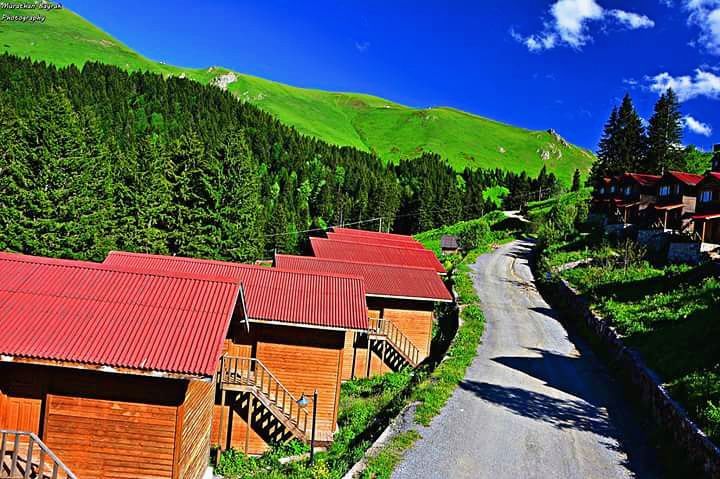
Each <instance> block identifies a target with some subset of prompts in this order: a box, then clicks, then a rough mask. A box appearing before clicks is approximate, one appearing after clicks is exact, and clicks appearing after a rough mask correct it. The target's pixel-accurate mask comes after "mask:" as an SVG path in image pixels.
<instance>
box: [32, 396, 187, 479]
mask: <svg viewBox="0 0 720 479" xmlns="http://www.w3.org/2000/svg"><path fill="white" fill-rule="evenodd" d="M47 402H48V412H47V417H46V424H47V430H46V434H45V439H44V441H45V443H46V444H47V445H48V447H50V449H52V450H53V452H55V454H56V455H57V456H58V457H59V458H61V460H62V461H63V462H65V463H66V464H67V465H68V466H69V467H70V468H71V469H72V470H73V472H74V473H75V474H76V475H77V476H78V477H97V478H128V479H129V478H137V479H152V478H169V479H172V477H173V461H174V452H175V437H176V429H175V427H176V413H177V408H174V407H172V406H150V405H147V404H137V403H129V402H123V401H105V400H99V399H87V398H80V397H67V396H56V395H48V399H47Z"/></svg>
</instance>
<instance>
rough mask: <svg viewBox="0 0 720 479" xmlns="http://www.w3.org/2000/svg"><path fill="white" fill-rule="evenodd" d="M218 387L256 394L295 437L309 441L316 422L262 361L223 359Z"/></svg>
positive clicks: (230, 357)
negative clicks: (312, 421)
mask: <svg viewBox="0 0 720 479" xmlns="http://www.w3.org/2000/svg"><path fill="white" fill-rule="evenodd" d="M217 383H218V385H219V387H220V388H221V389H223V390H225V391H240V392H248V393H250V394H252V395H253V396H254V397H255V398H257V399H258V401H260V403H261V404H262V405H263V406H264V407H265V408H267V409H268V411H270V412H271V413H272V414H273V415H274V416H275V417H276V418H277V420H278V421H280V423H281V424H282V425H283V426H284V427H285V428H286V429H287V430H288V431H289V432H290V433H291V434H292V435H293V436H295V437H296V438H297V439H299V440H301V441H304V442H307V441H308V439H309V437H308V436H309V433H310V430H309V426H311V424H310V422H311V419H312V418H311V417H310V414H309V412H308V410H307V409H306V408H304V407H301V406H299V405H298V399H297V398H295V396H293V395H292V393H290V391H288V390H287V388H286V387H285V386H283V384H282V383H281V382H280V380H278V379H277V378H276V377H275V375H273V373H272V372H270V370H269V369H268V368H267V367H266V366H265V365H264V364H263V363H262V362H261V361H260V360H259V359H256V358H247V357H235V356H223V357H222V358H221V360H220V369H219V371H218V377H217Z"/></svg>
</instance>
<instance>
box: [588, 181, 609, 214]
mask: <svg viewBox="0 0 720 479" xmlns="http://www.w3.org/2000/svg"><path fill="white" fill-rule="evenodd" d="M612 183H613V179H612V178H609V177H604V178H602V179H601V180H600V181H598V182H597V183H596V184H595V187H594V188H593V193H592V200H591V204H590V210H591V212H592V213H605V214H607V213H608V212H609V211H610V202H611V199H612V196H613V194H614V191H613V192H611V191H610V190H611V187H612Z"/></svg>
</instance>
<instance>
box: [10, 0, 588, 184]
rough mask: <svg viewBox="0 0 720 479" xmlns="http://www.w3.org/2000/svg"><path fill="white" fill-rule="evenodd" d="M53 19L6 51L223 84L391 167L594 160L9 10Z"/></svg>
mask: <svg viewBox="0 0 720 479" xmlns="http://www.w3.org/2000/svg"><path fill="white" fill-rule="evenodd" d="M2 14H12V15H33V14H42V15H45V16H46V20H45V22H43V23H29V22H9V21H5V22H2V23H0V51H5V52H8V53H12V54H14V55H19V56H23V57H26V56H28V57H30V58H33V59H35V60H44V61H46V62H49V63H52V64H55V65H58V66H65V65H69V64H75V65H82V64H83V63H85V62H86V61H100V62H103V63H107V64H112V65H116V66H118V67H120V68H124V69H127V70H149V71H152V72H157V73H161V74H164V75H176V76H184V77H187V78H190V79H193V80H197V81H200V82H202V83H208V82H223V80H224V84H225V87H227V88H228V90H229V91H230V92H232V93H233V94H235V95H236V96H238V97H239V98H240V99H242V100H243V101H248V102H251V103H253V104H255V105H257V106H258V107H260V108H262V109H264V110H266V111H268V112H270V113H272V114H273V115H275V116H277V117H278V118H279V119H280V120H281V121H283V122H284V123H286V124H289V125H292V126H294V127H296V128H297V129H298V130H299V131H300V132H302V133H305V134H308V135H312V136H315V137H318V138H320V139H323V140H325V141H327V142H330V143H334V144H337V145H348V146H353V147H355V148H359V149H361V150H365V151H374V152H376V153H377V154H378V155H379V156H380V157H381V158H383V159H385V160H387V161H398V160H399V159H401V158H412V157H415V156H417V155H418V154H419V153H420V152H422V151H431V152H435V153H438V154H439V155H441V156H442V157H444V158H447V159H448V160H449V161H450V163H451V164H452V165H453V167H455V168H456V169H458V170H461V169H462V168H464V167H465V166H470V167H483V168H503V169H507V170H511V171H516V172H519V171H523V170H525V171H527V172H528V173H530V174H532V175H535V174H537V172H538V171H539V170H540V168H541V167H542V166H543V165H546V166H547V167H548V169H549V170H550V171H553V172H555V173H556V174H557V175H558V176H559V177H560V178H561V179H562V180H563V181H564V182H569V181H570V178H571V176H572V173H573V171H574V170H575V168H580V169H581V170H582V171H587V170H588V169H589V167H590V164H591V163H592V161H593V156H592V154H590V153H589V152H588V151H587V150H584V149H582V148H579V147H576V146H573V145H570V144H567V143H566V142H565V141H564V140H562V138H560V137H559V136H557V135H555V134H551V133H550V132H543V131H530V130H526V129H522V128H517V127H514V126H511V125H507V124H503V123H500V122H496V121H493V120H489V119H486V118H483V117H480V116H476V115H472V114H469V113H465V112H462V111H459V110H455V109H452V108H446V107H437V108H427V109H414V108H409V107H406V106H403V105H399V104H397V103H394V102H391V101H389V100H385V99H382V98H378V97H374V96H371V95H363V94H353V93H334V92H327V91H322V90H314V89H306V88H297V87H293V86H289V85H285V84H282V83H277V82H273V81H269V80H265V79H261V78H257V77H254V76H251V75H244V74H239V73H235V72H230V71H229V70H227V69H225V68H221V67H211V68H208V69H189V68H181V67H176V66H171V65H166V64H164V63H161V62H155V61H152V60H149V59H147V58H145V57H143V56H142V55H140V54H139V53H137V52H135V51H133V50H132V49H130V48H129V47H127V46H125V45H124V44H122V43H121V42H119V41H118V40H116V39H115V38H113V37H111V36H109V35H108V34H106V33H105V32H103V31H102V30H100V29H98V28H97V27H95V26H94V25H92V24H90V23H89V22H87V21H86V20H84V19H83V18H81V17H79V16H78V15H76V14H74V13H72V12H70V11H69V10H67V9H57V10H50V11H46V10H3V9H0V15H2Z"/></svg>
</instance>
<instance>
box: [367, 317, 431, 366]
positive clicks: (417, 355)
mask: <svg viewBox="0 0 720 479" xmlns="http://www.w3.org/2000/svg"><path fill="white" fill-rule="evenodd" d="M370 339H371V340H372V339H374V340H376V341H385V342H386V343H387V344H388V345H390V346H392V348H393V350H394V353H395V354H397V355H398V356H400V357H401V358H402V359H403V360H404V361H405V363H407V365H409V366H410V367H413V368H416V367H417V366H418V365H419V364H420V363H421V362H422V353H421V351H420V348H418V347H417V346H415V344H414V343H413V342H412V341H411V340H410V338H408V337H407V336H405V334H403V332H402V331H400V328H398V327H397V326H396V325H395V323H393V322H392V321H390V320H387V319H373V318H371V319H370ZM376 352H377V351H376ZM383 359H384V358H383ZM398 369H399V368H398Z"/></svg>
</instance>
